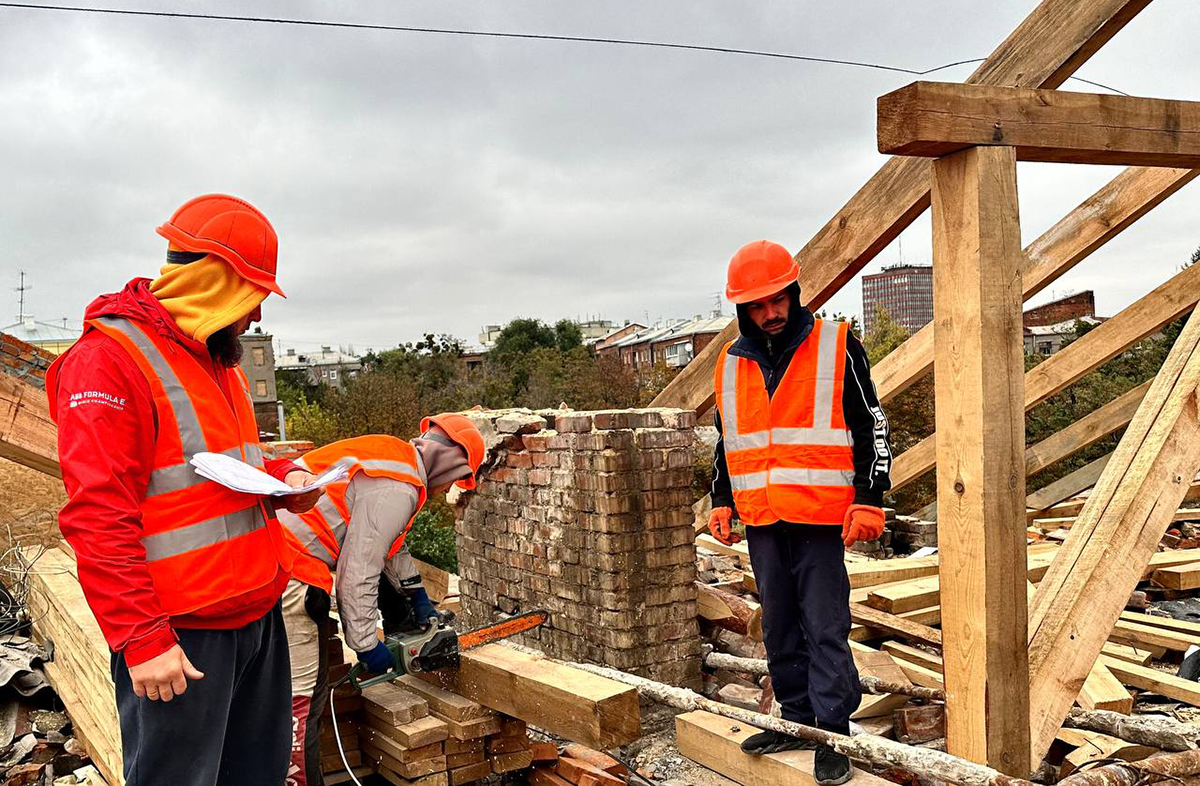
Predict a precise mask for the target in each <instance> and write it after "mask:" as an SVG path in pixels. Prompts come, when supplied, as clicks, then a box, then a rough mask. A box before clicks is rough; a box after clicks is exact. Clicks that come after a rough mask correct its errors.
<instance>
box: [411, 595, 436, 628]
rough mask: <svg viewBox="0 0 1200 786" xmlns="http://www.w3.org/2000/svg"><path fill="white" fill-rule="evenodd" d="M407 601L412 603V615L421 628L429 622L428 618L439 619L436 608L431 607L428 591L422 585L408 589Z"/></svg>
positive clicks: (431, 602)
mask: <svg viewBox="0 0 1200 786" xmlns="http://www.w3.org/2000/svg"><path fill="white" fill-rule="evenodd" d="M408 601H409V603H411V604H412V608H413V616H414V617H415V618H416V620H417V624H419V625H420V626H421V627H422V628H424V627H425V626H427V625H428V624H429V620H430V619H435V620H438V621H439V622H440V621H441V619H442V618H441V617H439V616H438V613H437V609H435V608H434V607H433V601H431V600H430V599H429V593H428V592H426V591H425V588H424V587H417V588H416V589H411V590H408Z"/></svg>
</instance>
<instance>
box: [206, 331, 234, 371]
mask: <svg viewBox="0 0 1200 786" xmlns="http://www.w3.org/2000/svg"><path fill="white" fill-rule="evenodd" d="M235 328H236V325H226V326H225V327H223V328H221V329H220V330H218V331H217V332H216V333H213V334H212V335H211V336H209V337H208V340H207V341H205V342H204V343H205V344H206V345H207V346H208V354H209V355H211V356H212V359H213V362H214V363H216V364H217V365H219V366H224V367H225V368H233V367H235V366H236V365H237V364H238V363H240V362H242V342H241V341H239V340H238V334H237V333H235V332H234V329H235Z"/></svg>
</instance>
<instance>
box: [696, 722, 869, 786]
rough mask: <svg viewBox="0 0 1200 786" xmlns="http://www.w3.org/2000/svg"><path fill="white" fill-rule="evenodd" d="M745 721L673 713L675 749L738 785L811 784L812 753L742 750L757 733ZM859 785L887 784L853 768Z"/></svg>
mask: <svg viewBox="0 0 1200 786" xmlns="http://www.w3.org/2000/svg"><path fill="white" fill-rule="evenodd" d="M758 731H759V730H758V729H756V728H753V727H751V726H747V725H746V724H745V723H738V722H737V721H732V720H729V719H728V718H722V717H721V716H720V715H713V714H712V713H710V712H704V711H701V710H697V711H695V712H688V713H684V714H681V715H676V716H675V739H676V742H677V744H678V745H679V752H680V753H682V754H683V755H684V756H686V757H688V758H689V759H691V760H692V761H694V762H696V763H697V764H699V765H701V766H703V767H707V768H708V769H710V770H712V771H714V772H717V773H720V774H721V775H724V776H726V777H728V778H730V779H732V780H734V781H736V782H737V783H740V784H742V786H815V785H816V781H815V780H814V779H813V774H812V771H813V755H814V754H813V752H812V751H787V752H785V753H772V754H768V755H766V756H751V755H750V754H747V753H742V750H741V747H740V746H741V744H742V742H743V741H744V740H745V739H746V738H747V737H750V736H752V735H754V734H757V733H758ZM854 782H855V783H856V784H859V786H887V784H888V782H887V781H885V780H883V779H882V778H880V777H878V776H876V775H872V774H871V773H869V772H866V771H864V770H860V769H858V768H857V767H855V768H854Z"/></svg>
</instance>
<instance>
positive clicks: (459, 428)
mask: <svg viewBox="0 0 1200 786" xmlns="http://www.w3.org/2000/svg"><path fill="white" fill-rule="evenodd" d="M431 425H433V426H440V427H441V429H442V431H445V432H446V436H448V437H450V439H452V440H454V441H455V442H456V443H458V444H459V445H460V446H461V447H462V449H463V450H465V451H467V464H469V465H470V467H471V477H469V478H463V479H462V480H456V481H454V484H455V485H456V486H458V487H459V488H463V489H468V490H470V489H473V488H475V475H476V473H478V472H479V465H480V464H482V463H483V454H484V452H485V450H486V449H485V448H484V445H483V434H481V433H480V432H479V428H478V427H476V425H475V424H474V423H472V422H471V419H470V418H467V417H464V416H463V415H458V414H455V413H453V412H444V413H442V414H441V415H432V416H430V417H427V418H422V419H421V432H422V433H424V432H426V431H428V430H429V427H430V426H431Z"/></svg>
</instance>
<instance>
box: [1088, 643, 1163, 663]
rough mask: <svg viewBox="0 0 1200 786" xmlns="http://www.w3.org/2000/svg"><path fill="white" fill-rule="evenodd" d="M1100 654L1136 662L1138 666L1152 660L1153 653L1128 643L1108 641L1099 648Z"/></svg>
mask: <svg viewBox="0 0 1200 786" xmlns="http://www.w3.org/2000/svg"><path fill="white" fill-rule="evenodd" d="M1100 654H1101V655H1107V656H1108V657H1110V658H1117V659H1118V660H1125V661H1129V662H1130V663H1136V664H1137V665H1139V666H1146V665H1148V664H1149V663H1150V661H1152V660H1154V653H1153V652H1151V651H1150V650H1144V649H1138V648H1137V647H1134V646H1131V645H1129V644H1119V643H1117V642H1112V641H1110V642H1108V643H1106V644H1105V645H1104V647H1102V648H1101V650H1100Z"/></svg>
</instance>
